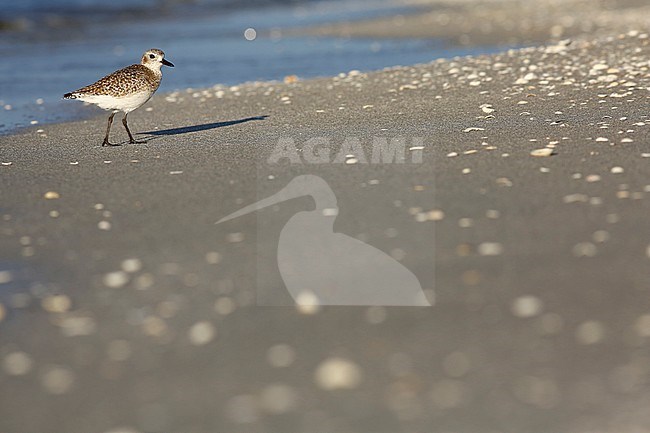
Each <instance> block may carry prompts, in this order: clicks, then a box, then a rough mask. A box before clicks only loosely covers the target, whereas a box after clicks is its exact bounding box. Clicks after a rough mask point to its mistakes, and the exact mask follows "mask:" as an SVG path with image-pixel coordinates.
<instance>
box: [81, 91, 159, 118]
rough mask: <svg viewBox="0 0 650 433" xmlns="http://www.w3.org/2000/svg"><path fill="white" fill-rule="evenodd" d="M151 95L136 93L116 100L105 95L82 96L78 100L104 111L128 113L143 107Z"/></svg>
mask: <svg viewBox="0 0 650 433" xmlns="http://www.w3.org/2000/svg"><path fill="white" fill-rule="evenodd" d="M152 95H153V93H152V92H138V93H134V94H132V95H128V96H122V97H119V98H116V97H114V96H107V95H83V96H79V97H78V99H80V100H82V101H84V102H89V103H91V104H95V105H97V106H98V107H100V108H103V109H104V110H119V111H123V112H125V113H130V112H131V111H133V110H135V109H136V108H139V107H141V106H142V105H144V104H145V103H146V102H147V101H148V100H149V99H150V98H151V96H152Z"/></svg>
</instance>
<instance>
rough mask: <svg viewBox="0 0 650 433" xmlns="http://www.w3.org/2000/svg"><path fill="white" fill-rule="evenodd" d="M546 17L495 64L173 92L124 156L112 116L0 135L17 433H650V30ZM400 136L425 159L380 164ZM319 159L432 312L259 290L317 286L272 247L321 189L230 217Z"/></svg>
mask: <svg viewBox="0 0 650 433" xmlns="http://www.w3.org/2000/svg"><path fill="white" fill-rule="evenodd" d="M491 3H492V2H491ZM619 3H620V2H619ZM494 4H495V7H496V5H501V3H499V2H494ZM549 4H550V5H554V7H557V8H560V9H562V8H564V6H561V3H560V2H550V3H549ZM427 7H428V6H427ZM454 7H459V8H462V7H464V6H461V4H458V6H454ZM485 7H486V8H487V7H488V6H485ZM481 10H482V9H481ZM562 10H564V9H562ZM626 11H627V10H626V9H623V12H624V13H627V12H626ZM475 12H476V13H477V14H478V13H479V12H480V10H476V11H475ZM521 13H528V12H527V10H525V9H523V10H522V11H521ZM604 13H605V12H602V11H600V10H597V11H596V12H593V14H594V16H596V15H597V16H601V17H602V16H603V15H602V14H604ZM454 14H462V15H463V16H466V15H465V12H462V11H458V12H456V11H455V9H454V8H452V9H451V10H450V12H449V17H451V18H450V21H449V22H450V23H454V18H453V17H454V16H455V15H454ZM585 14H587V12H585ZM598 14H601V15H598ZM629 15H633V14H629ZM427 16H435V15H433V14H430V15H422V16H417V17H407V18H404V17H403V19H404V20H405V22H409V21H408V20H416V21H417V20H427V19H428V18H427ZM642 18H643V15H641V14H637V15H636V17H635V19H639V20H640V19H642ZM513 19H516V16H515V18H513ZM549 23H550V21H549ZM606 24H607V23H601V25H602V27H600V30H602V29H603V28H604V27H605V25H606ZM450 26H452V27H453V25H452V24H450ZM380 27H381V30H376V31H377V32H386V31H388V32H400V31H401V30H400V29H399V28H395V27H391V28H390V29H388V30H387V29H386V27H385V26H383V25H381V26H380ZM406 27H408V28H409V30H408V33H409V36H419V35H420V33H419V32H420V30H418V29H417V26H415V25H413V26H411V25H408V26H402V27H401V28H406ZM372 28H374V29H378V27H377V25H374V26H371V25H370V24H367V25H361V24H355V25H354V26H347V27H346V26H345V25H340V26H335V25H332V26H329V27H320V28H318V29H312V31H314V32H340V31H345V32H346V33H347V34H349V35H351V36H365V35H368V34H370V32H372V31H373V30H371V29H372ZM449 28H450V27H447V28H446V29H447V30H442V29H440V30H437V28H436V30H434V32H438V31H444V32H445V34H446V35H447V36H449V37H450V38H460V37H461V35H460V33H458V34H455V33H453V32H449ZM568 28H572V27H570V26H568V27H567V29H568ZM341 29H345V30H341ZM429 30H431V27H429ZM547 30H548V26H547V25H546V24H544V26H543V28H542V27H540V30H539V32H526V33H525V35H526V37H525V38H524V39H520V38H519V37H516V38H514V39H511V36H512V35H513V33H507V34H505V33H503V32H495V33H491V35H493V42H499V43H501V42H503V43H511V42H515V43H520V42H523V41H524V40H526V41H549V40H551V41H550V42H546V43H545V44H542V45H539V46H537V47H533V48H525V49H519V50H510V51H505V52H502V53H500V54H495V55H489V56H476V57H464V58H455V59H450V60H438V61H434V62H433V63H430V64H422V65H415V66H401V67H395V68H390V69H387V70H383V71H377V72H371V73H362V72H358V71H351V72H349V73H346V74H341V75H340V76H337V77H332V78H322V79H315V80H299V79H298V80H297V81H296V80H293V79H288V80H287V82H286V83H279V82H260V83H247V84H242V85H238V86H230V87H229V86H219V85H217V86H214V87H213V88H208V89H199V90H196V89H191V90H187V91H180V92H175V93H171V94H160V95H157V96H155V97H154V98H153V99H152V101H151V102H149V103H148V104H147V106H146V107H148V108H146V109H144V108H143V109H141V110H139V111H137V112H136V113H134V114H133V115H131V116H129V123H130V126H131V129H132V130H133V131H134V132H135V131H136V130H137V131H139V133H140V135H139V138H147V139H148V140H149V142H148V143H147V144H144V145H124V146H121V147H116V148H102V147H100V146H99V145H100V143H101V135H102V133H103V130H104V128H105V121H106V119H105V117H106V116H105V115H104V114H103V113H102V114H101V115H98V116H96V117H93V118H92V119H90V120H83V121H76V122H69V123H63V124H53V125H44V126H37V127H34V128H31V129H28V130H23V131H21V132H20V133H18V134H14V135H8V136H0V162H1V163H2V165H1V166H0V176H1V179H2V203H1V205H0V215H1V216H2V222H1V223H0V251H1V253H2V259H1V262H2V263H3V264H5V265H6V267H7V270H6V271H2V272H0V287H2V291H1V292H0V296H1V297H0V329H1V332H0V360H1V361H2V364H1V366H2V368H0V408H1V409H0V415H1V416H0V430H2V431H3V432H5V431H6V432H22V433H50V432H52V433H56V432H62V431H65V432H66V433H90V432H97V433H107V432H111V433H134V432H171V431H177V432H181V431H182V432H184V433H199V432H201V433H203V432H205V433H208V432H274V433H277V432H314V433H316V432H318V433H321V432H328V433H352V432H355V433H357V432H372V433H384V432H385V433H395V432H398V431H400V432H425V431H426V432H433V431H435V432H459V433H460V432H463V433H465V432H468V433H488V432H490V433H492V432H494V433H496V432H512V433H523V432H526V433H547V432H552V431H553V432H560V431H561V432H571V433H586V432H612V433H614V432H616V433H626V432H629V433H631V432H646V431H648V425H650V418H649V415H648V411H647V407H648V406H649V405H650V340H649V338H650V309H649V308H650V292H648V288H649V285H650V236H649V235H648V234H649V233H650V222H649V219H648V215H649V214H650V176H649V175H648V173H649V171H648V166H649V164H650V150H649V149H648V146H647V143H648V140H649V132H648V128H649V127H650V119H649V117H650V113H649V112H648V102H649V96H650V93H649V92H648V88H649V87H650V74H649V72H648V67H649V64H648V59H649V58H650V57H649V55H650V46H649V44H650V39H649V38H648V35H647V34H646V33H643V31H641V30H642V29H641V28H632V27H630V28H627V29H625V31H623V32H621V31H619V30H620V29H619V28H618V27H617V26H611V27H610V28H608V29H607V31H600V30H599V31H598V32H590V33H584V32H583V33H582V34H581V35H580V36H579V37H575V38H573V40H572V41H570V42H569V41H563V42H559V40H560V39H565V38H566V37H568V36H571V35H572V34H573V31H570V30H566V31H562V32H561V34H559V30H558V34H555V35H551V36H557V38H552V37H551V38H549V37H548V35H549V34H548V32H547ZM459 31H460V30H459ZM462 34H463V35H468V36H467V37H468V38H469V41H465V42H467V43H474V42H475V39H474V38H483V36H480V35H479V34H477V33H474V32H473V31H469V32H464V31H463V32H462ZM576 34H577V31H576ZM426 35H427V37H431V36H438V35H439V34H438V33H431V32H430V31H427V33H426ZM389 36H391V37H394V36H397V34H396V33H390V34H389ZM422 36H424V35H422ZM486 37H492V36H486ZM482 40H484V39H482ZM459 43H463V41H459ZM170 58H171V57H170ZM114 134H115V135H114V138H113V139H114V140H116V141H117V140H121V141H125V140H126V134H125V133H124V131H123V130H122V129H121V125H119V122H116V126H115V127H114ZM315 137H320V138H325V140H326V142H327V143H329V148H330V151H331V153H330V154H328V155H327V156H326V158H325V159H326V160H327V162H324V161H321V162H320V163H313V162H310V157H311V156H313V155H312V154H310V153H309V152H307V151H306V150H305V149H306V148H305V145H306V144H307V143H308V141H309V140H310V139H313V138H315ZM400 137H401V138H403V139H404V140H405V143H406V145H405V147H404V161H403V162H397V160H393V161H387V162H386V161H381V162H379V161H374V160H373V143H374V140H377V139H388V140H391V139H398V138H400ZM351 142H354V143H359V144H360V147H349V145H350V143H351ZM279 143H285V144H284V145H283V146H284V147H282V146H279ZM286 143H292V144H293V145H295V150H296V152H295V155H296V156H297V158H298V159H297V160H293V161H292V160H291V157H290V153H287V152H288V151H287V150H286V149H287V147H286ZM346 146H348V148H347V149H346ZM282 149H284V150H282ZM342 149H343V150H342ZM350 149H351V150H350ZM282 152H284V153H282ZM274 155H275V156H274ZM278 155H284V157H283V158H277V156H278ZM340 155H342V156H341V159H342V160H341V161H339V162H337V161H336V158H337V156H340ZM398 156H399V155H398ZM301 174H311V175H316V176H319V177H321V178H322V179H324V180H325V181H326V182H327V183H328V184H329V186H330V187H331V189H332V190H333V191H335V192H336V196H337V199H338V207H339V214H338V217H337V219H336V225H335V229H336V231H337V232H341V233H346V234H348V235H350V236H352V237H356V238H358V239H361V240H363V241H364V242H366V243H368V244H370V245H373V246H375V247H377V248H379V249H381V250H384V251H387V252H389V253H390V254H391V255H392V257H394V258H396V259H398V260H399V261H400V262H401V263H402V264H403V265H404V266H406V267H407V268H408V269H410V270H412V271H413V273H414V274H415V275H417V277H418V279H419V280H420V282H421V284H422V287H423V288H424V289H425V293H426V294H427V296H428V298H429V299H430V301H431V302H432V304H433V307H430V308H414V307H411V308H408V307H406V308H397V307H323V308H320V309H309V308H307V309H304V308H303V309H300V308H295V307H292V306H285V307H268V306H260V305H259V301H260V298H259V296H260V293H259V291H260V290H261V285H264V288H265V290H267V289H268V290H270V293H271V298H272V301H274V302H275V303H276V305H277V304H280V305H290V304H291V298H289V297H288V295H287V294H286V293H285V291H284V290H283V285H282V279H281V275H280V274H279V272H278V270H277V268H275V267H274V261H273V258H270V257H266V256H264V255H262V254H260V253H259V252H260V251H271V252H272V251H273V248H274V245H275V244H277V238H274V237H273V235H272V234H273V233H276V234H279V233H280V231H281V230H282V227H283V225H284V224H285V223H286V221H287V220H288V219H289V218H290V217H291V215H293V214H295V213H296V212H297V211H300V210H305V209H309V208H310V207H313V204H312V202H311V201H310V200H309V199H305V198H303V199H298V200H293V201H290V202H286V203H285V204H282V205H279V206H276V207H272V208H268V209H266V210H263V211H260V212H258V213H257V215H249V216H246V217H242V218H240V219H237V220H233V221H231V222H228V223H224V224H219V225H215V222H217V221H218V220H220V219H221V218H222V217H224V216H226V215H228V214H230V213H232V212H234V211H235V210H237V209H240V208H242V207H243V206H245V205H248V204H250V203H254V202H255V201H257V200H259V199H260V198H262V197H266V196H269V195H271V194H274V193H275V192H277V191H278V190H279V189H281V188H282V187H283V186H284V185H286V184H287V183H289V182H290V181H291V180H292V179H293V178H295V177H296V176H298V175H301ZM268 290H267V292H266V293H269V292H268ZM262 301H264V300H262ZM270 303H273V302H270ZM262 304H264V302H262Z"/></svg>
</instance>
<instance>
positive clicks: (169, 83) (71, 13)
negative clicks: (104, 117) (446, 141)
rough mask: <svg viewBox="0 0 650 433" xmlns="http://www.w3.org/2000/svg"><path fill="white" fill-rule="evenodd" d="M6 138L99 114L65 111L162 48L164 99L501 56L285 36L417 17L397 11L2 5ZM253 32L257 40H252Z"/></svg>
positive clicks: (280, 4)
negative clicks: (70, 97)
mask: <svg viewBox="0 0 650 433" xmlns="http://www.w3.org/2000/svg"><path fill="white" fill-rule="evenodd" d="M0 11H1V14H0V21H3V22H14V23H15V22H23V25H22V27H19V28H13V27H12V28H10V29H5V30H4V31H0V59H2V61H1V62H0V133H9V132H12V131H14V130H16V129H17V128H20V127H24V126H30V125H34V124H37V123H38V124H41V123H48V122H57V121H65V120H69V119H74V118H80V117H83V116H86V115H89V114H93V113H96V111H94V110H92V109H89V108H88V107H83V105H82V104H79V103H73V102H71V101H62V100H61V96H62V95H63V94H64V93H66V92H68V91H71V90H74V89H77V88H79V87H82V86H84V85H86V84H89V83H92V82H93V81H95V80H97V79H98V78H100V77H102V76H103V75H106V74H107V73H110V72H112V71H113V70H116V69H119V68H121V67H123V66H126V65H129V64H132V63H136V62H137V61H139V58H140V56H141V54H142V52H143V51H144V50H146V49H148V48H153V47H155V48H161V49H163V50H164V51H165V52H166V54H167V58H168V59H169V60H171V61H172V62H174V63H175V65H176V68H174V69H173V70H169V69H168V70H166V71H165V72H166V73H165V77H164V79H163V83H162V85H161V88H160V90H159V92H165V91H172V90H176V89H183V88H188V87H193V88H200V87H207V86H212V85H214V84H217V83H220V84H226V85H232V84H238V83H242V82H246V81H256V80H282V79H283V78H284V77H285V76H287V75H297V76H299V77H300V78H311V77H318V76H331V75H335V74H338V73H340V72H347V71H350V70H352V69H358V70H363V71H369V70H376V69H381V68H384V67H388V66H395V65H409V64H415V63H424V62H429V61H432V60H434V59H436V58H440V57H452V56H456V55H465V54H476V53H479V52H480V53H484V52H490V51H494V50H495V49H496V48H485V47H483V48H480V49H458V48H456V47H449V46H446V45H445V44H444V42H442V41H435V40H371V39H342V38H323V37H304V36H301V37H289V36H284V35H283V34H282V32H281V31H280V30H278V29H286V28H292V27H304V26H310V25H314V24H320V23H327V22H334V21H340V20H355V19H365V18H371V17H377V16H384V15H395V14H400V13H411V12H413V11H412V10H410V9H405V8H404V7H400V6H395V4H394V3H393V2H390V1H383V0H375V1H367V0H364V1H361V0H359V1H343V0H330V1H303V2H298V1H297V0H255V1H250V2H241V1H234V0H193V1H192V0H184V1H181V0H111V1H110V2H106V1H98V0H21V1H16V0H0ZM248 28H254V29H256V31H257V35H258V36H257V38H256V39H254V40H252V41H251V40H247V39H246V38H245V37H244V32H245V31H246V29H248Z"/></svg>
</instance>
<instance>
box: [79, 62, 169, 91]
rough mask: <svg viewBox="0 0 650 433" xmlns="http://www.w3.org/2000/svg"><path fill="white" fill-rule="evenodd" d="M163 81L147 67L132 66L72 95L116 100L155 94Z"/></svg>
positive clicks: (159, 75) (160, 76)
mask: <svg viewBox="0 0 650 433" xmlns="http://www.w3.org/2000/svg"><path fill="white" fill-rule="evenodd" d="M161 79H162V74H156V73H154V71H152V70H151V69H149V68H147V67H146V66H143V65H131V66H127V67H126V68H123V69H120V70H119V71H115V72H113V73H112V74H110V75H107V76H105V77H104V78H101V79H99V80H98V81H97V82H96V83H93V84H90V85H88V86H85V87H82V88H81V89H79V90H75V91H74V92H70V93H71V94H72V95H74V94H86V95H107V96H113V97H116V98H119V97H122V96H126V95H129V94H132V93H136V92H141V91H147V92H151V93H153V92H155V91H156V90H157V89H158V86H160V80H161Z"/></svg>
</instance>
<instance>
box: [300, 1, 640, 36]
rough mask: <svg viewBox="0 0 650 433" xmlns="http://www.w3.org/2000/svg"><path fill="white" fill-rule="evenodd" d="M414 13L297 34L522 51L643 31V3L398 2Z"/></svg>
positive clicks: (342, 24) (330, 26)
mask: <svg viewBox="0 0 650 433" xmlns="http://www.w3.org/2000/svg"><path fill="white" fill-rule="evenodd" d="M402 3H404V4H406V5H409V6H413V7H418V8H419V9H420V10H419V11H418V12H417V13H413V14H404V15H396V16H393V17H388V18H382V19H372V20H364V21H351V22H337V23H332V24H328V25H324V26H318V27H312V28H304V29H300V30H297V31H296V32H297V33H307V34H315V35H321V36H338V37H341V36H343V37H353V38H359V37H360V38H377V37H383V38H426V39H428V38H437V39H443V40H445V41H446V42H448V43H452V44H456V45H467V46H480V45H505V46H526V45H535V44H540V43H546V42H547V41H549V40H558V39H561V38H567V37H576V36H581V35H587V34H591V35H594V36H598V35H599V33H600V34H601V35H602V34H603V33H605V34H608V33H611V32H614V31H618V32H627V31H628V30H630V29H642V28H647V26H648V24H649V23H650V6H648V4H647V2H645V1H643V0H614V1H591V0H567V1H553V0H544V1H528V0H505V1H504V0H488V1H475V0H403V2H402Z"/></svg>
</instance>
